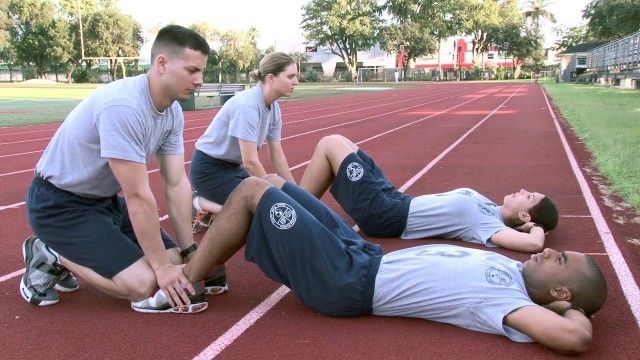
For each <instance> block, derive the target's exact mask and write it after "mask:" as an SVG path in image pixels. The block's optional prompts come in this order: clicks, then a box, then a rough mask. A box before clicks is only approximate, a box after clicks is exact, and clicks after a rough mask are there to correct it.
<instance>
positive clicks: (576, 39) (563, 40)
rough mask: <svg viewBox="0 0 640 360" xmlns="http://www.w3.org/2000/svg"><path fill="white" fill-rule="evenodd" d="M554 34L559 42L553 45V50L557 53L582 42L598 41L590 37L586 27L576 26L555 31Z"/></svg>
mask: <svg viewBox="0 0 640 360" xmlns="http://www.w3.org/2000/svg"><path fill="white" fill-rule="evenodd" d="M556 34H557V35H558V36H559V38H560V40H558V41H557V42H556V44H555V45H556V47H555V49H556V50H558V51H563V50H566V49H568V48H570V47H572V46H575V45H578V44H581V43H584V42H590V41H597V40H598V39H594V38H592V37H591V36H590V34H589V32H588V26H587V25H577V26H570V27H566V28H561V29H558V30H557V32H556Z"/></svg>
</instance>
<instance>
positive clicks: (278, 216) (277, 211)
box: [269, 203, 297, 230]
mask: <svg viewBox="0 0 640 360" xmlns="http://www.w3.org/2000/svg"><path fill="white" fill-rule="evenodd" d="M269 217H270V218H271V223H272V224H273V225H274V226H275V227H277V228H278V229H280V230H286V229H288V228H290V227H292V226H293V225H294V224H295V223H296V219H297V215H296V211H295V210H294V209H293V208H292V207H291V205H289V204H285V203H276V204H274V205H273V206H272V207H271V209H270V210H269Z"/></svg>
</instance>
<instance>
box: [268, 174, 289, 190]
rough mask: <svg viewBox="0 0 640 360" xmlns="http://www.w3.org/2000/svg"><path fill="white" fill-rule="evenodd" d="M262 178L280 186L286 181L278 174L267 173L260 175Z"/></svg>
mask: <svg viewBox="0 0 640 360" xmlns="http://www.w3.org/2000/svg"><path fill="white" fill-rule="evenodd" d="M262 179H264V180H266V181H268V182H270V183H271V184H273V185H275V186H277V187H279V188H282V185H284V183H285V182H286V180H285V179H283V178H281V177H280V176H278V175H277V174H268V175H265V176H263V177H262Z"/></svg>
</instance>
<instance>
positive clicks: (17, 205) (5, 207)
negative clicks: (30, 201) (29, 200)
mask: <svg viewBox="0 0 640 360" xmlns="http://www.w3.org/2000/svg"><path fill="white" fill-rule="evenodd" d="M22 205H24V201H23V202H19V203H15V204H11V205H6V206H0V211H2V210H6V209H17V208H19V207H20V206H22Z"/></svg>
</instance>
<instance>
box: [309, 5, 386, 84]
mask: <svg viewBox="0 0 640 360" xmlns="http://www.w3.org/2000/svg"><path fill="white" fill-rule="evenodd" d="M302 10H303V14H302V23H301V24H302V30H303V31H304V35H305V37H306V38H307V40H308V41H313V42H316V43H317V44H318V46H321V47H325V48H326V49H330V50H329V52H330V53H332V54H334V55H337V56H339V57H340V58H341V59H342V60H343V61H344V63H345V65H347V68H348V69H349V71H350V72H351V74H353V75H355V74H356V69H357V65H358V51H364V50H368V49H370V48H371V47H372V46H374V45H375V44H376V42H377V32H378V29H379V27H380V25H381V24H382V20H381V11H382V8H381V7H380V6H378V4H377V1H376V0H311V1H309V3H307V4H306V5H305V6H303V7H302Z"/></svg>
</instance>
